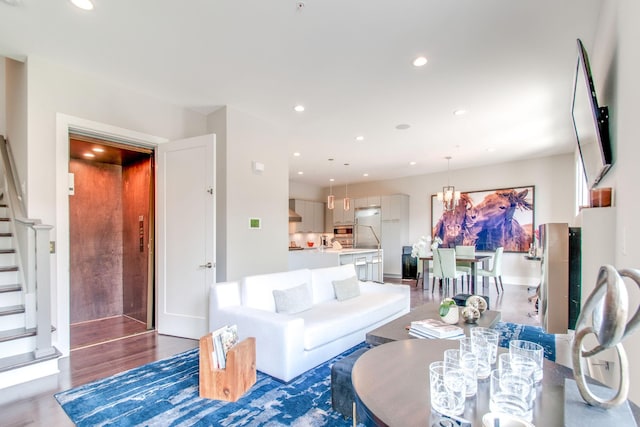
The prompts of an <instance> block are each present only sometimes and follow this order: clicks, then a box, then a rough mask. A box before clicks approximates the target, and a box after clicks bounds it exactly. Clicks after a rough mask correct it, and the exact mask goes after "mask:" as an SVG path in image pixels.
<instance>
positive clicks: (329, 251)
mask: <svg viewBox="0 0 640 427" xmlns="http://www.w3.org/2000/svg"><path fill="white" fill-rule="evenodd" d="M380 251H382V249H380ZM309 252H315V253H319V254H322V253H325V254H338V255H349V254H363V253H369V252H378V250H377V249H359V248H358V249H356V248H349V249H333V248H325V249H324V250H320V248H304V250H297V251H289V253H309Z"/></svg>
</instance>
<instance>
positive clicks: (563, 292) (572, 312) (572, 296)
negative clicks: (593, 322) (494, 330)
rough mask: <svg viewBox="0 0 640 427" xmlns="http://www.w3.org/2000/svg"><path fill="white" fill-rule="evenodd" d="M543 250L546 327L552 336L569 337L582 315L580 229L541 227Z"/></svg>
mask: <svg viewBox="0 0 640 427" xmlns="http://www.w3.org/2000/svg"><path fill="white" fill-rule="evenodd" d="M539 233H540V248H541V255H540V257H541V259H542V260H541V272H540V289H539V292H540V300H539V305H538V310H539V314H540V320H541V323H542V327H543V328H544V330H545V331H546V332H547V333H550V334H566V333H567V330H568V329H573V328H574V327H575V324H576V320H577V319H578V314H579V313H580V288H581V256H580V252H581V245H580V240H581V239H580V237H581V235H580V228H575V227H569V226H568V224H566V223H551V224H542V225H540V227H539Z"/></svg>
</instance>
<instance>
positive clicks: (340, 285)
mask: <svg viewBox="0 0 640 427" xmlns="http://www.w3.org/2000/svg"><path fill="white" fill-rule="evenodd" d="M332 283H333V291H334V292H335V293H336V298H337V299H338V301H344V300H346V299H350V298H355V297H357V296H359V295H360V282H358V278H357V277H356V276H353V277H349V278H346V279H344V280H334V281H333V282H332Z"/></svg>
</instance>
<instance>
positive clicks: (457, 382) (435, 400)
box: [429, 361, 465, 416]
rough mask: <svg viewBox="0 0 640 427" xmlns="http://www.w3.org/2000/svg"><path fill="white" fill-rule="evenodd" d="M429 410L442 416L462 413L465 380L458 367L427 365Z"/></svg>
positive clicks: (441, 362)
mask: <svg viewBox="0 0 640 427" xmlns="http://www.w3.org/2000/svg"><path fill="white" fill-rule="evenodd" d="M429 391H430V393H431V409H433V410H434V411H437V412H440V413H441V414H444V415H453V416H457V415H461V414H462V413H463V412H464V401H465V380H464V372H463V371H462V369H461V368H460V365H455V364H452V363H445V362H443V361H439V362H433V363H431V364H430V365H429Z"/></svg>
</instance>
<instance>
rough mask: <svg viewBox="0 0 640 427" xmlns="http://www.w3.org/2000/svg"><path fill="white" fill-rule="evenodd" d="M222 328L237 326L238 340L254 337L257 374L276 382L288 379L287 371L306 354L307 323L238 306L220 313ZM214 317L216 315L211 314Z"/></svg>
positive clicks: (290, 316)
mask: <svg viewBox="0 0 640 427" xmlns="http://www.w3.org/2000/svg"><path fill="white" fill-rule="evenodd" d="M217 315H218V317H219V318H220V319H224V323H223V324H229V325H231V324H236V325H238V338H239V339H241V340H242V339H244V338H247V337H255V339H256V366H257V368H258V370H260V371H262V372H265V373H267V374H269V375H271V376H274V377H276V378H281V379H282V378H287V372H285V370H286V367H288V366H293V365H295V362H294V361H295V360H296V358H299V357H301V356H302V354H303V352H304V319H302V318H300V317H295V316H292V315H288V314H279V313H272V312H270V311H266V310H259V309H255V308H250V307H244V306H236V307H226V308H223V309H220V310H219V311H218V313H217ZM212 316H213V313H212Z"/></svg>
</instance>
